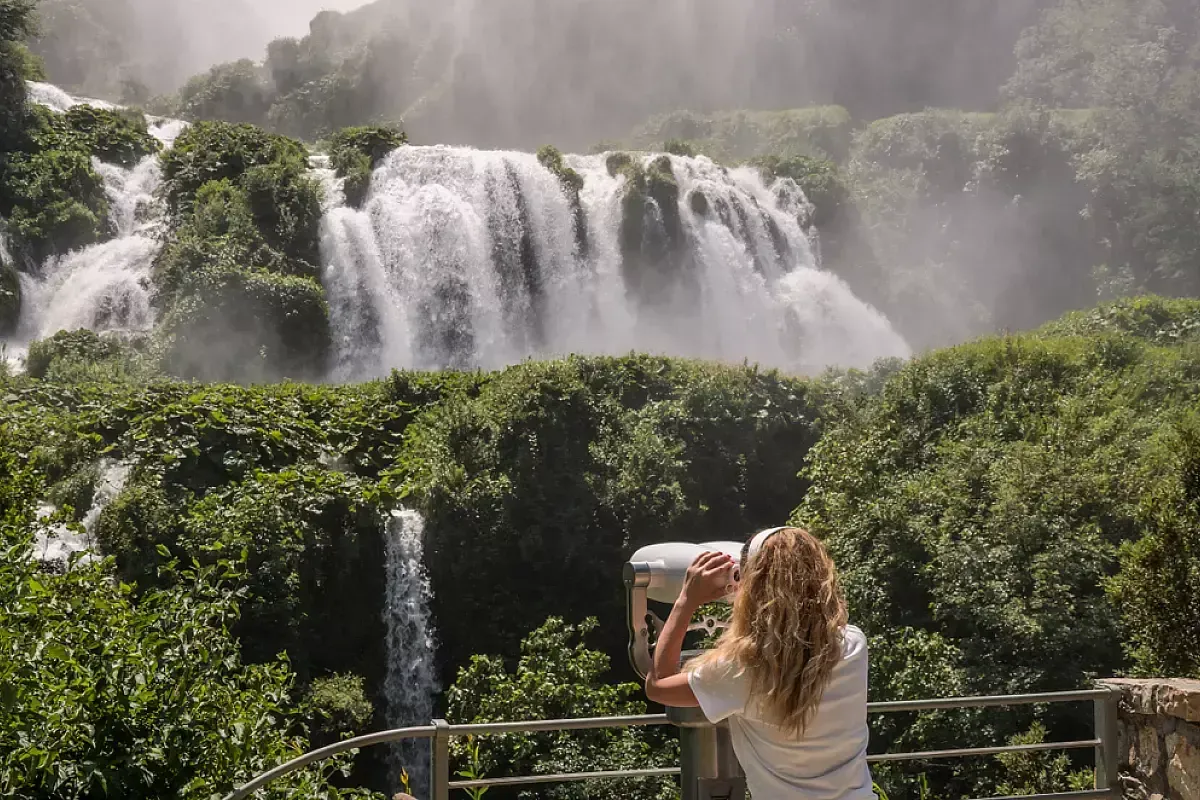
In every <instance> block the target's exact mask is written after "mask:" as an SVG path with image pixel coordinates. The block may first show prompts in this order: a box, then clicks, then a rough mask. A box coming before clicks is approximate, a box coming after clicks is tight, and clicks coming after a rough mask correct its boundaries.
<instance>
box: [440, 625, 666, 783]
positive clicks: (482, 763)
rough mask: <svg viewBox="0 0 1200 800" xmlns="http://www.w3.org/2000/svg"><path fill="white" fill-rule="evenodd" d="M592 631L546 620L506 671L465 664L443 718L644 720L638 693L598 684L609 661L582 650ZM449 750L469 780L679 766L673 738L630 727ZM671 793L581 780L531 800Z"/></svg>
mask: <svg viewBox="0 0 1200 800" xmlns="http://www.w3.org/2000/svg"><path fill="white" fill-rule="evenodd" d="M597 626H598V623H597V621H596V620H595V619H594V618H591V619H587V620H585V621H584V622H582V623H581V624H579V625H568V624H566V623H564V622H563V620H562V619H560V618H556V617H552V618H550V619H548V620H546V622H545V623H544V624H543V625H541V626H540V627H539V628H538V629H537V630H535V631H533V632H532V633H530V634H529V635H528V636H526V637H525V639H524V640H523V641H522V642H521V658H520V660H519V661H518V663H517V665H516V669H515V670H513V671H512V672H509V671H508V670H507V669H506V668H505V664H504V660H503V659H501V658H497V657H494V656H479V655H477V656H472V658H471V661H470V663H469V664H468V665H467V666H465V667H463V668H462V669H461V670H459V673H458V679H457V680H456V681H455V683H454V686H452V687H451V688H450V690H449V691H448V692H447V697H446V699H447V711H446V716H447V719H449V721H450V722H452V723H462V724H471V723H484V722H517V721H520V720H527V719H563V718H570V717H593V716H608V715H623V714H644V713H646V704H645V703H644V702H643V701H641V700H639V699H637V698H638V697H639V695H640V694H641V690H642V687H641V686H640V685H638V684H636V683H622V684H618V685H615V686H614V685H612V684H608V683H606V682H605V681H604V678H605V676H606V675H607V674H608V672H609V659H608V657H607V656H605V655H604V654H603V653H601V652H597V651H595V650H589V649H588V648H587V647H586V645H585V643H584V639H585V637H587V635H588V634H590V633H591V632H592V631H594V630H595V629H596V627H597ZM450 748H451V750H450V754H451V758H452V759H453V760H454V762H455V763H456V764H457V765H458V766H459V767H460V768H463V769H468V768H469V769H471V770H472V771H473V772H475V773H478V777H501V776H506V775H539V774H554V773H561V772H588V771H593V770H616V769H647V768H653V767H658V766H662V767H666V766H674V765H675V764H676V763H678V758H679V748H678V742H677V740H676V739H675V737H673V736H670V735H663V734H662V733H661V732H659V731H654V730H644V729H637V728H626V729H623V730H595V731H582V732H581V731H562V732H558V733H535V734H515V735H512V736H497V737H486V738H481V739H479V740H478V742H477V743H476V742H475V741H474V740H469V739H453V740H451V744H450ZM674 784H675V781H674V780H673V779H671V780H662V779H649V780H627V781H611V780H610V781H588V782H586V783H581V784H565V785H561V786H555V787H553V788H550V789H543V790H541V791H539V792H538V793H537V795H536V796H538V797H551V798H599V797H617V796H619V797H628V798H664V800H665V798H669V797H671V796H673V795H675V794H676V793H677V791H678V790H677V789H676V788H675V786H674ZM516 796H517V797H522V798H525V797H533V796H534V795H533V794H531V793H529V792H520V793H516Z"/></svg>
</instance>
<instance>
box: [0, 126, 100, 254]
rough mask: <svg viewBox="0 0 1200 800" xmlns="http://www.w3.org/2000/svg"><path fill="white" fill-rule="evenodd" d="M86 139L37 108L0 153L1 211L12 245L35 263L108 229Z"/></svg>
mask: <svg viewBox="0 0 1200 800" xmlns="http://www.w3.org/2000/svg"><path fill="white" fill-rule="evenodd" d="M91 158H92V154H91V150H90V149H89V142H88V141H87V140H86V139H84V138H83V137H81V136H79V135H77V134H76V133H74V132H73V131H72V130H71V129H70V127H69V126H67V125H66V123H65V122H64V121H63V120H60V119H58V118H57V117H56V116H55V115H54V114H53V112H51V111H48V110H46V109H44V108H41V107H37V108H35V109H33V110H32V112H31V113H30V114H29V115H28V116H27V117H26V126H25V127H24V128H23V129H22V130H21V133H20V134H19V135H18V136H17V137H15V139H14V140H13V143H12V147H11V149H9V151H8V152H0V216H3V217H4V218H5V219H6V220H7V221H8V231H9V233H10V234H12V236H13V238H14V240H15V241H14V245H15V246H16V247H17V248H18V249H19V250H21V251H22V252H23V253H24V254H25V255H26V256H27V257H28V258H30V259H32V260H33V261H35V262H40V261H42V260H44V259H45V258H46V257H47V256H49V255H51V254H54V253H65V252H68V251H69V250H72V249H75V248H77V247H83V246H85V245H88V244H92V243H93V242H96V241H98V240H99V239H100V238H101V237H102V235H103V234H104V233H105V232H106V230H107V225H106V222H107V216H108V199H107V197H106V196H105V193H104V182H103V181H102V180H101V179H100V176H99V175H98V174H97V173H96V171H95V170H94V169H93V168H92V160H91Z"/></svg>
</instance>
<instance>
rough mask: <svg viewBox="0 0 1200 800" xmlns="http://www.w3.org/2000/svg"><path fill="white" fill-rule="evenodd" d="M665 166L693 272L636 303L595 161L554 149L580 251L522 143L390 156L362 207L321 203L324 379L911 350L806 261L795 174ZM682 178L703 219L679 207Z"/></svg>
mask: <svg viewBox="0 0 1200 800" xmlns="http://www.w3.org/2000/svg"><path fill="white" fill-rule="evenodd" d="M646 158H647V161H649V160H650V159H651V158H652V157H650V156H647V157H646ZM671 161H672V167H673V171H674V173H675V176H676V179H677V181H678V182H679V185H680V198H679V206H680V214H681V217H682V220H683V226H684V229H685V231H684V232H685V235H686V240H687V242H688V244H689V250H690V257H689V264H688V267H687V269H688V270H690V272H691V275H690V277H689V279H688V280H686V281H678V282H677V284H678V285H675V286H673V287H669V289H668V290H667V291H666V293H660V294H658V295H656V296H655V297H654V298H653V300H652V301H647V300H646V299H645V298H637V297H634V296H633V292H632V291H630V288H629V287H627V286H626V281H625V278H624V275H623V272H622V259H621V251H620V241H619V235H620V226H621V220H622V208H621V196H622V185H623V180H624V179H623V178H614V177H611V176H610V175H609V174H608V171H607V169H606V166H605V159H604V157H603V156H588V157H582V156H571V157H568V163H569V164H570V165H571V166H572V167H574V168H575V169H576V170H577V171H578V172H579V173H580V174H581V175H582V176H583V177H584V188H583V191H582V194H581V202H582V206H583V209H584V215H585V220H586V227H587V233H588V236H587V239H588V242H587V250H586V252H584V251H583V250H582V248H580V247H579V245H578V243H577V241H576V236H575V222H574V219H573V216H572V211H571V207H570V203H569V201H568V199H567V197H566V195H565V194H564V192H563V191H562V188H561V186H560V185H559V182H558V180H557V178H556V177H555V176H554V175H553V174H551V173H550V172H549V171H547V170H546V169H544V168H543V167H542V166H541V165H540V164H539V163H538V162H537V159H536V158H535V157H534V156H533V155H531V154H528V153H517V152H499V151H478V150H472V149H468V148H453V147H444V146H438V147H403V148H401V149H399V150H397V151H396V152H394V153H392V154H391V155H390V156H389V157H388V158H387V159H386V161H385V162H384V163H383V164H382V165H381V166H380V168H379V169H378V170H376V172H375V175H374V177H373V180H372V185H371V191H370V194H369V196H368V200H367V202H366V203H365V204H364V207H363V209H362V210H354V209H351V208H348V207H346V206H345V205H344V204H342V203H340V202H335V203H332V204H331V205H330V206H329V207H328V208H327V211H326V215H325V218H324V221H323V226H322V253H323V262H324V283H325V286H326V291H327V293H328V296H329V302H330V311H331V321H332V325H333V329H334V333H335V339H336V341H335V347H336V364H335V368H334V377H335V378H337V379H343V380H344V379H355V378H364V377H373V376H378V375H381V374H385V373H386V372H388V371H389V370H390V369H392V368H394V367H399V368H416V369H437V368H444V367H482V368H485V369H486V368H497V367H501V366H504V365H508V364H512V363H516V362H519V361H521V360H523V359H525V358H529V357H547V356H554V355H561V354H566V353H607V354H619V353H624V352H628V351H630V350H638V351H648V352H659V353H665V354H671V355H679V356H691V357H700V358H710V359H716V360H721V361H727V362H741V361H743V360H747V359H748V360H750V361H755V362H759V363H762V364H765V365H769V366H778V367H783V368H787V369H791V370H795V371H812V370H819V369H821V368H823V367H825V366H828V365H831V364H837V365H842V366H858V367H863V366H868V365H869V364H870V363H871V362H872V361H874V360H875V359H876V358H880V357H886V356H900V357H906V356H908V355H909V354H910V351H909V348H908V346H907V345H906V344H905V342H904V341H903V339H902V338H901V337H900V336H899V335H898V334H897V333H896V332H895V331H894V330H893V329H892V327H891V325H890V324H889V323H888V321H887V320H886V318H884V317H883V316H882V315H881V314H880V313H879V312H878V311H876V310H875V309H873V308H871V307H870V306H869V305H867V304H865V303H863V302H862V301H860V300H859V299H858V298H856V297H855V296H854V295H853V293H852V292H851V291H850V289H849V288H848V287H847V286H846V285H845V283H844V282H842V281H841V280H839V279H838V278H837V277H836V276H834V275H832V274H830V273H827V272H824V271H821V270H820V269H818V268H817V265H816V260H815V258H814V256H813V252H812V247H811V245H810V242H809V238H808V234H807V232H806V231H805V230H803V229H802V227H801V219H804V218H807V216H808V210H809V206H808V203H807V201H806V200H805V199H804V196H803V193H802V192H801V191H800V189H799V188H798V187H797V186H796V184H795V183H794V182H793V181H790V180H785V181H780V182H778V183H777V184H776V185H775V186H772V187H767V186H764V185H763V183H762V181H761V180H760V178H759V177H758V174H757V173H756V172H754V171H752V170H748V169H746V170H725V169H723V168H721V167H718V166H717V165H715V164H713V162H711V161H710V160H708V159H706V158H695V159H692V158H679V157H674V156H673V157H672V158H671ZM324 172H325V173H327V172H328V171H327V170H326V171H324ZM325 180H326V184H327V185H332V182H331V179H330V177H329V175H328V174H326V175H325ZM692 191H701V192H703V193H704V195H705V197H706V198H707V199H708V201H709V206H710V209H709V212H708V213H707V214H706V215H701V214H696V213H694V212H693V211H692V207H691V203H690V201H689V197H690V193H691V192H692ZM772 227H773V228H774V230H775V232H776V233H775V235H774V236H773V235H772ZM530 265H532V282H531V281H530V275H529V273H528V272H527V269H528V268H529V267H530ZM537 284H540V297H539V296H538V294H539V293H538V291H537V290H536V289H532V290H531V286H536V285H537Z"/></svg>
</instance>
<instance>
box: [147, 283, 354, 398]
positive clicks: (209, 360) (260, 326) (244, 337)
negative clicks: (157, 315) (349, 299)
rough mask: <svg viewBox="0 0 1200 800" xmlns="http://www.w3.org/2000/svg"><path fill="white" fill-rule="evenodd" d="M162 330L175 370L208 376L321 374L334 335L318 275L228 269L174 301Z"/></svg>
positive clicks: (169, 364) (248, 379) (255, 379)
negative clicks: (330, 327) (315, 277)
mask: <svg viewBox="0 0 1200 800" xmlns="http://www.w3.org/2000/svg"><path fill="white" fill-rule="evenodd" d="M160 334H161V335H162V336H163V337H164V340H165V353H164V358H165V359H166V361H165V363H166V365H167V367H168V368H169V369H170V370H171V371H172V372H173V373H174V374H177V375H181V376H187V377H192V378H197V379H200V380H210V381H211V380H228V379H235V380H239V381H246V382H261V381H270V380H279V379H281V378H291V379H295V380H304V379H313V378H317V377H319V376H320V375H322V374H324V370H325V363H326V359H327V357H328V354H329V350H330V346H331V341H332V336H331V333H330V330H329V308H328V305H327V304H326V302H325V292H324V290H323V289H322V288H321V285H320V284H318V283H317V282H316V281H315V280H313V279H311V278H300V277H294V276H289V275H276V274H271V273H267V272H254V271H248V270H239V269H225V268H221V269H216V270H213V271H211V272H208V273H206V274H205V275H204V276H203V281H202V282H201V283H200V284H199V285H198V286H196V287H194V288H193V289H191V290H190V291H189V292H188V293H186V294H183V295H181V296H180V297H178V298H176V299H175V301H174V304H173V305H172V307H171V310H170V312H169V313H168V315H167V316H166V318H165V319H164V320H163V322H162V325H161V328H160Z"/></svg>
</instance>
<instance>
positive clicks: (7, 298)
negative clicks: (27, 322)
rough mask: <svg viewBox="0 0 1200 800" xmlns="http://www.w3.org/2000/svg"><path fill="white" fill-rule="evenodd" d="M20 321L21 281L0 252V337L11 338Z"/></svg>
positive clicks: (14, 269)
mask: <svg viewBox="0 0 1200 800" xmlns="http://www.w3.org/2000/svg"><path fill="white" fill-rule="evenodd" d="M20 320H21V279H20V277H19V276H18V275H17V270H16V267H14V266H13V265H12V264H10V263H8V262H7V261H5V260H4V254H3V253H2V252H0V336H11V335H12V334H13V333H14V332H15V331H16V329H17V323H18V322H20Z"/></svg>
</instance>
